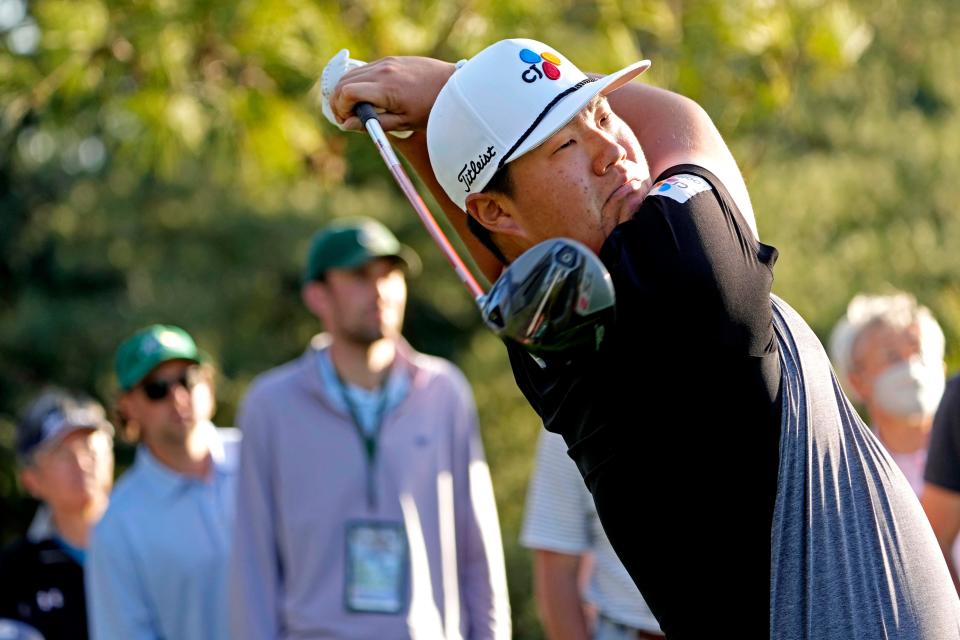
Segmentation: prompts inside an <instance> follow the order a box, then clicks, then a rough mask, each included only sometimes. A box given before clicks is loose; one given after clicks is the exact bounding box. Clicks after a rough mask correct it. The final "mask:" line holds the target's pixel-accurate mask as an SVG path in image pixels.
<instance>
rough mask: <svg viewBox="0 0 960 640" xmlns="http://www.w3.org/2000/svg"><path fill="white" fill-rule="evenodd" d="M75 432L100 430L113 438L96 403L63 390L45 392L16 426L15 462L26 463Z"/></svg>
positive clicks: (110, 429) (110, 428)
mask: <svg viewBox="0 0 960 640" xmlns="http://www.w3.org/2000/svg"><path fill="white" fill-rule="evenodd" d="M78 429H102V430H104V431H106V432H107V433H109V434H110V435H111V436H112V435H113V426H112V425H111V424H110V422H109V421H108V420H107V416H106V412H105V411H104V410H103V406H102V405H101V404H100V403H99V402H97V401H96V400H93V399H92V398H89V397H87V396H84V395H81V394H75V393H71V392H69V391H65V390H63V389H49V390H47V391H44V392H43V393H41V394H40V395H39V396H37V398H35V399H34V401H33V402H32V403H30V406H29V407H28V408H27V410H26V412H25V413H24V415H23V419H22V420H21V421H20V423H19V424H18V425H17V458H18V459H19V460H20V462H21V463H27V462H29V461H30V459H31V458H32V457H33V454H34V453H36V452H37V450H38V449H40V448H41V447H45V446H49V445H51V444H53V443H55V442H57V441H59V440H61V439H63V438H64V437H66V436H67V435H69V434H70V433H72V432H74V431H76V430H78Z"/></svg>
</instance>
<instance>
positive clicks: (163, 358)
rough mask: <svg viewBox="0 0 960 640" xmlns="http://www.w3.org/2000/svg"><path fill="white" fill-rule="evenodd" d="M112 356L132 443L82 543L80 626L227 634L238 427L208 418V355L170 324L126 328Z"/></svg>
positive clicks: (172, 634)
mask: <svg viewBox="0 0 960 640" xmlns="http://www.w3.org/2000/svg"><path fill="white" fill-rule="evenodd" d="M114 365H115V370H116V375H117V381H118V383H119V386H120V394H119V397H118V399H117V406H116V411H117V415H118V417H119V419H120V422H121V426H122V428H123V430H124V432H125V434H126V435H127V437H128V438H130V439H133V440H136V441H137V442H138V443H139V445H138V447H137V457H136V461H135V463H134V465H133V466H132V467H131V468H130V470H129V471H127V472H126V474H124V476H123V477H122V478H121V479H120V481H119V482H118V483H117V487H116V490H115V492H114V494H113V498H112V499H111V502H110V506H109V508H108V509H107V512H106V514H105V515H104V517H103V519H102V520H101V521H100V523H99V524H98V525H97V527H96V529H95V530H94V533H93V536H92V540H91V543H90V552H89V565H88V571H87V576H86V581H87V594H88V602H89V620H90V631H91V634H90V635H91V637H92V638H104V639H106V638H182V639H183V640H211V639H217V638H228V637H229V634H228V632H227V617H226V568H227V558H228V557H229V553H230V542H231V539H232V537H233V535H232V534H233V513H234V498H235V485H236V462H237V459H238V449H239V437H238V432H237V431H236V430H235V429H217V428H216V427H214V425H213V424H212V423H211V422H210V419H211V418H212V417H213V413H214V408H215V399H214V386H213V369H212V366H211V365H210V364H209V362H208V359H207V358H206V356H205V355H204V354H203V352H202V351H200V350H199V349H198V348H197V345H196V343H195V342H194V340H193V338H192V337H191V336H190V335H189V334H188V333H187V332H186V331H184V330H183V329H181V328H179V327H175V326H170V325H152V326H149V327H146V328H145V329H142V330H140V331H138V332H136V333H135V334H133V335H132V336H131V337H129V338H128V339H127V340H125V341H124V342H123V343H122V344H121V345H120V347H119V348H118V349H117V354H116V359H115V362H114Z"/></svg>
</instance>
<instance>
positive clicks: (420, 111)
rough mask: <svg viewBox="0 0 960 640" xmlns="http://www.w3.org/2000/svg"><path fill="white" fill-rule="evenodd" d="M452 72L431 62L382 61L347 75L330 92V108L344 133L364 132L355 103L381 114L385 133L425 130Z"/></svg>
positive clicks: (413, 59) (406, 58) (449, 67)
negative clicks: (364, 104) (366, 104)
mask: <svg viewBox="0 0 960 640" xmlns="http://www.w3.org/2000/svg"><path fill="white" fill-rule="evenodd" d="M453 71H454V65H453V64H452V63H449V62H443V61H441V60H435V59H433V58H422V57H416V56H402V57H390V58H382V59H380V60H377V61H375V62H371V63H370V64H367V65H364V66H362V67H358V68H356V69H352V70H350V71H348V72H347V73H346V74H345V75H344V76H343V78H341V79H340V82H339V83H337V86H336V88H335V89H334V90H333V94H332V95H331V97H330V108H331V109H332V110H333V113H334V116H335V117H336V119H337V121H338V122H340V124H341V126H342V127H343V128H344V129H351V130H360V129H362V128H363V125H362V124H361V123H360V119H359V118H358V117H356V116H355V115H354V114H353V108H354V107H355V106H356V105H357V103H358V102H369V103H370V104H372V105H373V106H374V107H375V108H376V109H377V111H380V112H381V113H380V125H381V126H382V127H383V129H384V131H416V130H421V129H426V127H427V117H428V116H429V115H430V109H431V108H432V107H433V103H434V101H435V100H436V99H437V94H438V93H440V89H442V88H443V85H444V84H446V82H447V79H449V78H450V76H451V75H452V74H453Z"/></svg>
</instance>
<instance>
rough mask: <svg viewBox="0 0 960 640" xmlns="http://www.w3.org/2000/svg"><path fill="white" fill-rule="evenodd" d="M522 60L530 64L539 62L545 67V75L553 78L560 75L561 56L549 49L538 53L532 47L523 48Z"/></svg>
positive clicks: (521, 52)
mask: <svg viewBox="0 0 960 640" xmlns="http://www.w3.org/2000/svg"><path fill="white" fill-rule="evenodd" d="M520 60H522V61H523V62H525V63H527V64H529V65H537V64H539V65H540V67H541V68H542V69H543V75H545V76H547V77H548V78H550V79H551V80H556V79H557V78H559V77H560V69H559V68H558V65H559V64H560V56H558V55H557V54H555V53H550V52H549V51H544V52H543V53H537V52H536V51H534V50H532V49H523V50H521V51H520Z"/></svg>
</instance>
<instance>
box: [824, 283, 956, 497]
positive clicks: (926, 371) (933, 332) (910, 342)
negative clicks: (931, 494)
mask: <svg viewBox="0 0 960 640" xmlns="http://www.w3.org/2000/svg"><path fill="white" fill-rule="evenodd" d="M830 355H831V359H832V360H833V366H834V368H835V369H836V371H837V377H838V378H839V379H840V381H841V383H842V384H843V385H844V387H846V389H847V392H848V393H849V394H850V395H851V396H852V397H853V398H854V399H856V400H859V401H860V402H861V403H862V404H863V406H864V408H865V409H866V412H867V416H866V417H867V422H868V423H869V424H870V426H871V428H872V429H873V431H874V433H876V435H877V437H878V438H879V439H880V442H882V443H883V445H884V446H885V447H886V448H887V451H889V453H890V455H891V456H892V457H893V459H894V460H895V461H896V463H897V465H898V466H899V467H900V469H901V470H902V471H903V473H904V475H906V477H907V480H908V481H909V482H910V486H912V487H913V489H914V491H916V492H917V494H918V495H919V494H920V492H921V490H922V489H923V468H924V465H925V463H926V460H927V446H928V443H929V439H930V429H931V427H932V426H933V415H934V413H935V412H936V410H937V405H938V404H939V402H940V398H941V396H942V395H943V389H944V384H945V365H944V361H943V356H944V335H943V329H941V328H940V325H939V324H938V323H937V321H936V319H935V318H934V317H933V314H932V313H931V312H930V310H929V309H928V308H927V307H925V306H923V305H920V304H918V303H917V300H916V298H914V297H913V296H912V295H910V294H908V293H902V292H896V293H892V294H889V295H865V294H860V295H857V296H855V297H854V298H853V300H851V301H850V304H849V305H848V306H847V313H846V315H844V316H843V318H841V319H840V321H839V322H838V323H837V326H836V327H835V328H834V330H833V334H832V336H831V338H830Z"/></svg>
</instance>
